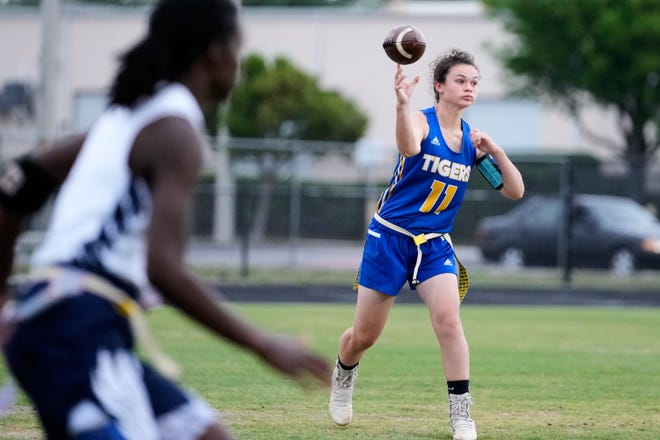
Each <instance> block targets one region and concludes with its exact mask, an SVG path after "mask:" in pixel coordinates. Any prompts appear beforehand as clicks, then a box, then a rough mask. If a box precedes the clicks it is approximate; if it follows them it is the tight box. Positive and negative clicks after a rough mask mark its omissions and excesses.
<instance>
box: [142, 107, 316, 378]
mask: <svg viewBox="0 0 660 440" xmlns="http://www.w3.org/2000/svg"><path fill="white" fill-rule="evenodd" d="M202 149H203V144H202V140H201V139H200V138H199V136H198V135H197V134H196V132H195V131H194V130H193V128H192V127H191V126H190V125H189V124H188V122H186V121H184V120H182V119H178V118H173V117H171V118H165V119H161V120H159V121H156V122H155V123H153V124H151V125H150V126H148V127H146V128H145V129H144V130H143V131H142V132H141V134H140V135H139V137H138V138H137V140H136V142H135V145H134V148H133V150H132V152H131V158H130V164H131V168H132V169H133V171H134V173H136V174H138V175H141V176H143V177H144V178H146V179H147V181H148V182H149V183H150V187H151V190H152V212H151V224H150V226H149V231H148V237H147V240H148V244H147V246H148V250H147V271H148V276H149V280H150V281H151V283H152V284H153V285H154V287H156V289H158V291H159V292H160V293H161V294H162V295H163V296H164V297H165V298H166V299H167V301H168V302H169V303H170V304H172V305H173V306H175V307H177V308H179V309H180V310H182V311H183V312H184V313H186V314H187V315H188V316H190V317H191V318H192V319H194V320H195V321H197V322H199V323H200V324H202V325H203V326H205V327H206V328H207V329H209V330H211V331H212V332H214V333H215V334H217V335H219V336H222V337H223V338H226V339H228V340H229V341H231V342H233V343H235V344H237V345H239V346H242V347H245V348H247V349H249V350H251V351H253V352H254V353H255V354H257V355H258V356H260V357H261V358H262V359H263V360H265V361H266V362H267V363H269V364H270V365H271V366H273V367H274V368H276V369H278V370H279V371H281V372H283V373H286V374H289V375H292V376H300V375H302V374H304V373H311V374H312V375H314V376H316V377H317V378H319V380H322V381H324V382H327V381H328V380H329V379H328V378H329V370H328V368H327V365H326V363H325V361H324V360H323V359H321V358H320V357H317V356H316V355H313V354H311V353H310V352H308V351H307V350H305V349H304V348H303V347H302V344H301V343H300V341H297V340H294V339H293V338H282V337H274V336H273V335H270V334H268V333H266V332H264V331H262V330H261V329H259V328H258V327H256V326H254V325H252V324H251V323H249V322H248V321H246V320H244V319H242V318H241V317H239V316H238V315H236V314H235V313H233V312H232V311H231V310H230V308H229V307H228V306H227V305H226V304H225V303H224V302H222V301H220V298H219V292H215V291H213V290H211V289H210V288H209V287H208V286H206V285H205V284H204V283H202V282H201V281H200V280H198V279H197V278H196V277H194V276H193V275H192V274H190V273H189V272H188V270H187V269H186V266H185V263H184V260H183V258H184V251H185V247H186V242H187V238H188V231H189V225H190V213H191V210H190V207H191V201H192V195H193V190H194V187H195V185H196V183H197V179H198V175H199V171H200V168H201V161H202Z"/></svg>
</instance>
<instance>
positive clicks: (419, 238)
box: [374, 213, 469, 302]
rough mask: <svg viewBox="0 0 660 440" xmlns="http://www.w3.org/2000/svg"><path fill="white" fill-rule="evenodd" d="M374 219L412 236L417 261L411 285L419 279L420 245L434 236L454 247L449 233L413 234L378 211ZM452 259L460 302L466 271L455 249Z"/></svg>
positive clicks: (464, 286) (465, 284) (465, 280)
mask: <svg viewBox="0 0 660 440" xmlns="http://www.w3.org/2000/svg"><path fill="white" fill-rule="evenodd" d="M374 220H376V221H377V222H378V223H380V224H381V225H383V226H385V227H386V228H389V229H391V230H393V231H396V232H398V233H400V234H403V235H407V236H408V237H410V238H412V240H413V242H414V243H415V246H417V261H416V262H415V268H414V269H413V274H412V281H411V284H412V285H413V286H416V285H417V284H419V280H418V279H417V272H418V271H419V266H420V265H421V264H422V247H421V246H422V245H423V244H424V243H426V242H427V241H429V240H432V239H434V238H442V239H443V240H445V241H446V242H447V243H449V246H451V247H452V250H453V249H454V246H453V244H452V242H451V237H450V236H449V234H445V233H441V232H431V233H428V234H418V235H415V234H413V233H412V232H410V231H407V230H406V229H403V228H402V227H401V226H398V225H395V224H394V223H392V222H389V221H387V220H385V219H384V218H382V217H381V216H380V215H378V213H376V214H374ZM454 259H456V263H457V264H458V298H459V300H460V301H461V302H462V301H463V298H465V295H467V291H468V287H469V278H468V271H467V269H466V268H465V266H464V265H463V263H461V262H460V260H459V259H458V256H456V251H454Z"/></svg>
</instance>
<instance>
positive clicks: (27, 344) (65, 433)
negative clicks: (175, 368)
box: [5, 293, 217, 439]
mask: <svg viewBox="0 0 660 440" xmlns="http://www.w3.org/2000/svg"><path fill="white" fill-rule="evenodd" d="M132 346H133V340H132V335H131V331H130V326H129V324H128V322H127V320H126V319H125V318H124V317H123V316H121V315H120V314H119V313H118V312H117V311H116V309H115V307H114V306H113V305H112V304H111V303H109V302H108V301H106V300H105V299H102V298H99V297H98V296H94V295H91V294H89V293H81V294H80V295H77V296H74V297H71V298H66V299H64V300H62V301H60V302H58V303H56V304H53V305H51V306H50V308H48V309H47V310H45V311H43V312H41V313H40V314H38V315H36V316H34V317H32V318H29V319H28V320H26V321H23V322H21V323H19V324H18V325H17V327H16V329H15V331H14V332H13V334H12V335H11V337H10V339H9V341H8V343H7V345H6V346H5V354H6V356H7V361H8V365H9V367H10V369H11V371H12V373H13V375H14V377H15V378H16V380H17V382H18V383H19V384H20V385H21V387H22V388H23V390H24V391H25V392H26V393H27V395H28V396H29V397H30V399H31V400H32V402H33V404H34V406H35V408H36V410H37V412H38V415H39V418H40V421H41V424H42V426H43V428H44V430H45V431H46V436H47V438H48V439H87V438H94V439H152V438H154V439H156V438H157V439H166V438H169V439H183V438H185V439H192V438H197V437H198V436H199V435H200V434H201V433H202V432H203V431H204V430H205V429H206V428H207V427H208V426H209V425H211V424H212V423H215V422H216V421H217V420H216V414H215V411H214V410H213V409H212V408H210V407H209V406H208V405H207V404H206V403H204V402H203V401H202V400H201V399H199V398H197V397H196V396H194V395H192V394H189V393H187V392H185V391H183V390H182V389H181V388H180V387H179V386H178V385H176V384H174V383H173V382H172V381H170V380H169V379H167V378H165V377H163V376H162V375H160V374H159V373H158V372H156V371H155V370H153V369H152V368H150V367H149V366H148V365H147V364H145V363H143V362H141V361H140V360H139V359H138V358H137V357H136V355H135V354H133V352H132Z"/></svg>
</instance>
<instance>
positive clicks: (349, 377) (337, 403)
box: [330, 365, 358, 426]
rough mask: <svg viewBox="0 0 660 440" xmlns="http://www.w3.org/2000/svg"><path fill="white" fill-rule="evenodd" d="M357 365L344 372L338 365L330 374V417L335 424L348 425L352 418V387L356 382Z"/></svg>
mask: <svg viewBox="0 0 660 440" xmlns="http://www.w3.org/2000/svg"><path fill="white" fill-rule="evenodd" d="M357 370H358V365H356V366H355V368H353V369H352V370H344V369H343V368H341V367H340V366H339V365H337V366H335V369H334V371H333V372H332V391H331V392H330V417H332V420H334V421H335V423H336V424H338V425H341V426H344V425H348V424H349V423H350V422H351V419H352V418H353V387H354V386H355V382H356V381H357V376H358V375H357Z"/></svg>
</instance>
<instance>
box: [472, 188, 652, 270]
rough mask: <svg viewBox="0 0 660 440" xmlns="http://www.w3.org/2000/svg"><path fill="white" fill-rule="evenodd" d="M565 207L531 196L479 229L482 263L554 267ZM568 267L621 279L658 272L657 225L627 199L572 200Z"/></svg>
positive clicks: (555, 200)
mask: <svg viewBox="0 0 660 440" xmlns="http://www.w3.org/2000/svg"><path fill="white" fill-rule="evenodd" d="M562 218H563V204H562V203H561V200H560V199H559V198H558V197H552V196H533V197H530V198H529V199H527V200H525V201H524V202H522V203H521V204H519V205H518V206H516V207H515V208H514V209H512V210H511V211H509V212H508V213H506V214H504V215H499V216H492V217H485V218H483V219H481V221H480V222H479V223H478V225H477V229H476V244H477V246H478V248H479V250H480V251H481V254H482V256H483V257H484V258H485V259H486V260H490V261H499V262H500V263H501V264H502V265H503V266H506V267H510V268H517V267H522V266H534V265H536V266H557V265H558V261H559V256H560V252H559V248H560V245H561V243H560V237H561V231H562V229H563V228H562ZM572 219H573V220H572V234H571V240H570V242H569V243H570V250H571V262H572V264H573V266H574V267H605V268H610V269H612V270H613V271H615V272H617V273H621V274H628V273H631V272H633V271H635V270H638V269H660V222H659V221H658V219H657V218H656V217H655V216H654V215H653V214H652V213H651V211H649V210H648V209H646V208H644V207H643V206H642V205H640V204H639V203H637V202H636V201H634V200H633V199H630V198H626V197H616V196H604V195H587V194H577V195H575V196H574V197H573V207H572Z"/></svg>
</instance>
